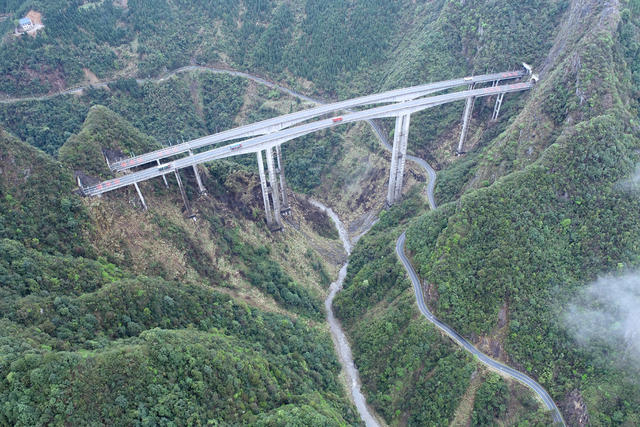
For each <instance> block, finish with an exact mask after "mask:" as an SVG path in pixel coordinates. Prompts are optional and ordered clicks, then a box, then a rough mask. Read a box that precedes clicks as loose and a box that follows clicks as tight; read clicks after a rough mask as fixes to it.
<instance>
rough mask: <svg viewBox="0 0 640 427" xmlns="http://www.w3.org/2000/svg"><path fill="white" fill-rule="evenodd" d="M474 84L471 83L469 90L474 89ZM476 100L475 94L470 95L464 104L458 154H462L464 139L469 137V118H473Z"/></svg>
mask: <svg viewBox="0 0 640 427" xmlns="http://www.w3.org/2000/svg"><path fill="white" fill-rule="evenodd" d="M473 86H474V85H469V90H472V89H473ZM475 100H476V98H475V97H474V96H470V97H469V98H467V101H466V103H465V106H464V114H463V115H462V131H461V132H460V142H458V150H457V152H456V154H457V155H461V154H462V153H463V151H462V149H463V148H464V140H465V138H466V137H467V129H468V128H469V119H470V118H471V112H472V111H473V104H474V102H475Z"/></svg>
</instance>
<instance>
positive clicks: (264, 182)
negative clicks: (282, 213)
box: [256, 151, 273, 227]
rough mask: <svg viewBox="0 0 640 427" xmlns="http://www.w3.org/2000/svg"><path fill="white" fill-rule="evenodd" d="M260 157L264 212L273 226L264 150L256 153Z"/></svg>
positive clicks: (259, 169) (268, 223) (259, 170)
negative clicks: (263, 160)
mask: <svg viewBox="0 0 640 427" xmlns="http://www.w3.org/2000/svg"><path fill="white" fill-rule="evenodd" d="M256 157H257V158H258V172H259V173H260V186H261V187H262V200H263V201H264V213H265V215H266V216H267V225H268V226H269V227H271V225H272V224H273V217H272V216H271V204H270V203H269V189H268V188H267V178H266V177H265V175H264V163H263V162H262V151H258V152H257V153H256Z"/></svg>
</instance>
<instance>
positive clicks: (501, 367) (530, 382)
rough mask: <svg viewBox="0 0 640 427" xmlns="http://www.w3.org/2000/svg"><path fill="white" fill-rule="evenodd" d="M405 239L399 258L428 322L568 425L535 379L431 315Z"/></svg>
mask: <svg viewBox="0 0 640 427" xmlns="http://www.w3.org/2000/svg"><path fill="white" fill-rule="evenodd" d="M405 239H406V231H405V232H403V233H402V234H401V235H400V237H399V238H398V241H397V242H396V254H397V255H398V258H400V261H402V264H403V265H404V268H405V270H407V273H408V274H409V278H410V279H411V283H412V284H413V291H414V292H415V294H416V301H417V302H418V308H419V309H420V312H421V313H422V315H423V316H424V317H426V318H427V320H429V321H430V322H431V323H433V324H434V325H435V326H436V327H437V328H438V329H440V330H441V331H443V332H444V333H445V334H447V335H449V337H450V338H451V339H452V340H453V341H454V342H455V343H456V344H458V345H460V346H462V347H463V348H464V349H465V350H467V351H468V352H469V353H471V354H472V355H474V356H475V357H476V358H477V359H478V360H479V361H480V362H482V363H484V364H485V365H487V366H488V367H490V368H492V369H494V370H496V371H498V372H500V373H502V374H504V375H506V376H508V377H511V378H513V379H515V380H516V381H519V382H520V383H522V384H524V385H526V386H527V387H529V388H530V389H531V390H533V391H534V393H536V394H537V395H538V396H539V397H540V398H541V399H542V401H543V402H544V404H545V406H546V407H547V409H549V410H550V411H551V413H552V414H553V420H554V422H556V423H559V424H562V425H566V424H565V422H564V419H563V418H562V414H561V413H560V410H559V409H558V407H557V406H556V404H555V402H554V401H553V399H552V398H551V396H549V393H547V391H546V390H545V389H544V388H542V386H541V385H540V384H538V383H537V382H536V381H535V380H534V379H533V378H531V377H529V376H527V375H525V374H523V373H522V372H519V371H516V370H515V369H513V368H511V367H509V366H507V365H505V364H502V363H500V362H498V361H496V360H494V359H492V358H490V357H489V356H487V355H486V354H484V353H482V352H481V351H480V350H478V349H477V348H476V347H474V346H473V344H471V343H470V342H469V341H467V340H466V339H464V338H463V337H462V336H461V335H460V334H458V333H457V332H456V331H454V330H453V329H451V327H450V326H449V325H447V324H446V323H443V322H442V321H440V320H439V319H438V318H436V317H435V316H434V315H433V313H431V311H430V310H429V308H428V307H427V305H426V304H425V302H424V296H423V294H422V286H421V284H420V279H419V278H418V275H417V274H416V271H415V270H414V269H413V266H412V265H411V263H410V262H409V259H408V258H407V256H406V255H405V253H404V243H405Z"/></svg>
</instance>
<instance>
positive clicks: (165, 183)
mask: <svg viewBox="0 0 640 427" xmlns="http://www.w3.org/2000/svg"><path fill="white" fill-rule="evenodd" d="M156 163H158V166H160V159H158V160H156ZM162 180H163V181H164V186H165V187H167V188H169V183H168V182H167V175H166V174H164V173H163V174H162Z"/></svg>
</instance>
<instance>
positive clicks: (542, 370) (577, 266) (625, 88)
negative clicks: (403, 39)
mask: <svg viewBox="0 0 640 427" xmlns="http://www.w3.org/2000/svg"><path fill="white" fill-rule="evenodd" d="M639 6H640V5H639V4H638V3H637V2H629V3H623V4H620V3H618V2H596V1H574V2H571V4H570V6H569V8H568V10H567V11H566V13H565V14H564V16H563V19H562V22H561V25H560V26H559V32H558V33H557V35H556V38H555V39H554V40H553V43H548V44H547V45H548V46H553V47H552V48H551V49H550V51H549V54H548V56H547V57H546V58H545V59H544V60H543V61H541V62H539V63H538V64H539V66H541V67H542V73H541V84H540V85H539V86H538V87H537V88H536V89H535V90H534V91H532V93H531V94H530V95H529V97H528V99H527V101H526V104H522V107H523V111H522V113H519V114H517V117H513V119H512V120H511V121H510V122H508V127H507V128H506V129H504V132H502V133H501V134H499V135H497V137H496V138H487V136H489V135H491V134H492V133H493V132H491V129H490V130H489V132H487V134H488V135H485V136H482V137H481V141H484V142H483V143H482V144H481V146H479V147H477V148H476V150H475V151H474V152H473V153H471V156H470V158H469V159H466V160H463V161H462V162H459V163H458V164H454V165H453V166H452V167H451V168H450V169H449V170H445V171H444V172H443V173H442V174H441V176H440V178H441V181H440V182H439V184H438V186H439V194H440V197H439V198H440V200H441V202H445V201H449V200H455V199H456V198H457V196H456V195H459V194H460V193H464V194H463V195H462V197H460V198H459V199H458V200H456V201H454V202H452V203H448V204H444V205H443V206H441V207H440V208H439V209H438V210H437V211H435V212H429V213H427V214H424V215H422V216H421V217H420V218H418V219H417V220H416V221H414V222H413V223H412V225H411V226H410V227H409V230H408V233H407V246H408V248H409V249H410V250H411V251H412V252H413V255H414V258H413V259H414V263H415V265H416V266H417V267H418V269H419V273H420V275H421V276H422V278H423V279H424V286H425V288H426V290H425V294H426V295H428V304H429V305H430V306H431V307H432V308H434V309H435V313H436V314H437V315H438V316H440V317H441V318H442V319H443V320H444V321H446V322H447V323H449V324H450V325H452V326H453V327H454V328H455V329H456V330H458V331H460V332H461V333H462V334H463V335H465V336H467V337H469V338H471V339H472V340H473V341H474V342H475V343H477V344H478V345H479V346H480V347H481V348H484V349H485V350H486V351H488V352H489V353H491V354H493V355H494V357H497V358H499V359H502V360H506V361H508V362H509V363H511V364H512V365H514V366H516V367H518V368H520V369H522V370H524V371H525V372H528V373H530V374H532V375H533V376H534V377H535V378H537V379H538V381H539V382H540V383H541V384H542V385H543V386H544V387H546V388H547V389H548V390H549V392H550V393H551V394H552V396H553V397H554V399H555V400H556V401H557V402H558V403H559V405H560V406H561V409H562V410H563V412H564V415H565V418H566V420H567V422H568V423H569V424H571V425H584V424H592V425H611V424H622V425H635V424H637V423H638V422H639V420H640V418H639V417H640V388H639V386H638V383H637V381H636V380H635V379H634V378H638V370H637V364H635V363H634V362H633V361H634V360H635V355H634V353H633V348H634V347H633V345H634V344H633V341H630V342H625V338H624V337H623V336H621V335H618V334H617V333H616V332H615V331H616V329H617V328H619V327H620V322H625V318H624V317H618V323H614V322H615V319H616V317H615V315H614V317H613V319H614V320H613V321H612V323H611V324H610V325H608V326H604V328H605V330H606V329H607V328H609V331H610V334H611V335H612V336H615V337H619V338H617V340H618V341H617V342H615V341H614V342H613V344H612V342H611V341H612V340H609V339H596V341H590V344H591V345H589V346H586V347H585V346H583V345H582V343H584V342H585V340H584V339H581V337H580V335H586V334H590V332H589V331H587V330H584V331H581V330H580V329H579V328H578V330H577V335H575V332H576V331H575V330H571V329H570V327H569V325H570V324H571V323H573V322H570V319H568V315H569V310H570V308H571V307H572V306H575V303H574V301H575V298H576V296H577V295H580V294H581V292H582V290H583V289H585V288H588V287H589V284H590V282H591V281H593V280H595V279H596V278H597V277H598V276H600V275H604V274H606V273H609V272H616V271H619V272H624V271H625V270H626V269H627V268H634V267H637V265H638V259H639V256H640V249H639V248H640V246H639V245H638V241H639V239H640V223H639V222H638V216H637V215H636V214H635V213H636V212H637V210H638V208H639V207H640V200H639V199H638V196H637V193H634V192H629V191H628V190H625V186H624V185H621V184H622V183H623V182H625V181H626V180H628V179H629V177H630V176H631V175H633V174H634V170H635V167H634V164H635V163H637V161H638V157H637V150H638V143H639V141H638V138H637V82H636V78H635V77H636V76H635V70H636V69H637V59H636V56H637V40H638V32H637V27H636V25H637V22H638V13H639V12H640V9H639ZM412 130H413V129H412ZM494 132H495V131H494ZM393 230H394V229H393V228H392V227H390V228H389V231H390V232H392V233H393V232H394V231H393ZM395 233H399V231H396V232H395ZM365 242H366V240H365ZM393 242H394V240H392V239H381V241H379V242H378V243H377V244H375V245H374V247H376V248H377V250H378V251H381V253H382V254H385V256H387V257H389V261H387V262H383V263H382V264H381V265H380V266H379V267H377V268H372V266H371V264H364V265H360V264H359V263H357V264H356V263H354V264H355V265H352V268H353V271H350V273H349V277H350V278H351V280H348V281H347V285H348V288H347V290H346V291H345V292H344V293H343V294H342V295H341V296H340V297H339V298H338V301H337V303H336V304H337V305H338V307H339V308H340V307H341V309H340V310H339V312H340V313H342V315H343V318H344V319H345V321H347V322H353V324H352V326H350V328H351V330H352V333H353V336H354V337H359V336H362V334H364V333H365V331H367V330H368V328H369V322H359V321H358V320H356V319H358V318H360V317H361V316H362V312H361V311H364V312H367V311H368V308H367V307H371V306H372V305H374V304H375V305H376V309H375V310H376V312H377V310H380V305H381V306H382V307H386V309H385V312H388V313H391V312H393V310H394V308H393V304H392V303H391V301H392V298H391V295H395V294H396V293H397V292H398V291H397V285H393V284H394V283H396V282H397V279H392V278H393V277H394V276H395V274H392V273H391V270H390V269H392V268H393V270H395V269H398V268H399V267H398V265H397V261H396V260H395V259H393V258H392V254H393V252H392V251H393V246H392V245H393ZM364 244H366V243H364ZM371 244H372V243H369V245H371ZM368 249H369V250H368V251H364V249H361V250H363V251H364V252H362V255H361V256H363V257H365V258H366V259H372V258H369V257H370V256H372V255H368V253H370V252H371V253H373V252H372V249H371V248H368ZM356 253H358V254H360V253H361V252H354V257H355V256H356V255H355V254H356ZM379 262H381V261H377V263H379ZM605 292H606V291H605ZM611 292H614V290H613V289H612V290H611ZM372 295H373V296H372ZM365 296H366V297H365ZM363 297H365V298H367V299H368V301H367V302H362V300H361V298H363ZM354 301H359V302H358V303H357V304H356V303H354ZM594 303H598V302H597V301H595V302H594ZM354 305H355V307H359V310H358V309H356V308H355V307H354ZM583 309H589V305H587V306H586V307H584V308H583ZM614 310H618V311H614V312H616V313H618V316H624V312H621V311H619V308H618V309H614ZM347 324H349V323H347ZM390 336H397V332H396V331H395V330H394V331H393V332H391V333H390ZM407 339H408V336H407V335H406V333H404V334H401V335H400V336H398V338H397V339H395V340H393V339H392V342H394V343H395V344H394V345H402V344H401V343H402V342H404V341H406V340H407ZM626 339H627V340H629V339H630V340H633V339H634V338H633V335H630V336H627V337H626ZM386 345H387V346H388V345H389V344H386ZM405 347H406V348H410V347H409V345H408V344H405ZM384 348H388V347H385V346H381V345H380V344H378V345H373V346H370V345H368V346H367V347H362V348H361V349H360V353H359V355H358V357H356V362H357V363H359V364H361V365H368V364H369V363H371V358H372V357H375V356H374V355H376V354H377V353H378V352H379V351H381V350H382V349H384ZM630 349H631V350H630ZM378 375H380V374H375V375H374V374H373V373H372V375H370V376H369V377H368V378H369V381H371V387H372V389H375V390H380V388H379V384H380V380H379V378H380V377H379V376H378ZM363 376H364V377H365V381H367V380H366V378H367V375H366V374H365V375H363ZM391 390H393V389H390V392H391ZM372 393H373V390H372ZM392 395H393V394H392Z"/></svg>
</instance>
